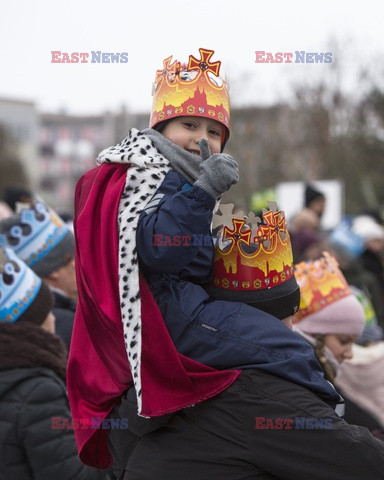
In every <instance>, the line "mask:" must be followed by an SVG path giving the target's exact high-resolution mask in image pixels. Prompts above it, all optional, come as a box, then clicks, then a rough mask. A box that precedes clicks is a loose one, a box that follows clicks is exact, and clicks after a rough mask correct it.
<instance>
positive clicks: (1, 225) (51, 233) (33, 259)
mask: <svg viewBox="0 0 384 480" xmlns="http://www.w3.org/2000/svg"><path fill="white" fill-rule="evenodd" d="M0 232H1V233H0V246H2V247H9V248H11V249H12V250H14V252H15V253H16V254H17V256H18V257H20V258H21V259H22V260H23V261H24V262H25V263H26V264H27V265H28V266H29V267H31V268H32V269H34V266H35V265H36V264H38V263H39V262H41V260H42V259H43V258H44V257H46V255H48V254H49V253H50V252H51V251H52V250H53V249H54V248H55V247H56V246H57V245H58V244H59V243H60V242H61V241H62V240H63V239H64V237H65V236H66V235H67V234H68V232H69V228H68V226H67V225H66V224H65V223H64V222H63V220H62V219H61V218H60V217H59V216H58V215H57V214H56V213H55V212H54V211H53V210H52V209H51V208H48V207H47V206H46V205H45V204H44V203H43V202H36V203H35V204H34V205H33V206H31V208H24V209H22V210H21V212H20V213H18V214H15V215H13V216H12V217H9V218H7V219H5V220H3V221H2V222H0ZM37 273H38V274H39V275H40V273H39V272H37Z"/></svg>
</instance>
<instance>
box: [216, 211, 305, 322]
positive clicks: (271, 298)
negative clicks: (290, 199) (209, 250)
mask: <svg viewBox="0 0 384 480" xmlns="http://www.w3.org/2000/svg"><path fill="white" fill-rule="evenodd" d="M269 205H270V208H271V210H269V211H267V210H265V209H264V210H263V213H262V217H261V218H260V217H256V216H255V215H254V214H253V213H250V214H248V215H245V214H244V213H243V212H237V213H236V214H233V213H232V212H233V204H229V205H220V212H221V214H222V215H216V216H215V217H214V224H213V227H214V228H215V227H217V226H221V229H220V231H219V234H218V238H217V241H216V244H215V256H214V263H213V272H212V279H211V283H210V285H209V286H208V287H207V291H208V293H209V294H210V295H211V296H212V297H214V298H216V299H218V300H229V301H238V302H244V303H247V304H249V305H251V306H254V307H256V308H259V309H260V310H263V311H265V312H267V313H270V314H271V315H273V316H275V317H278V318H280V319H283V318H286V317H288V316H290V315H293V314H294V313H295V311H296V310H297V309H298V307H299V302H300V292H299V287H298V285H297V282H296V280H295V277H294V273H293V255H292V247H291V242H290V237H289V233H288V230H287V224H286V221H285V217H284V213H283V212H282V211H279V210H277V207H276V204H275V203H272V202H270V203H269Z"/></svg>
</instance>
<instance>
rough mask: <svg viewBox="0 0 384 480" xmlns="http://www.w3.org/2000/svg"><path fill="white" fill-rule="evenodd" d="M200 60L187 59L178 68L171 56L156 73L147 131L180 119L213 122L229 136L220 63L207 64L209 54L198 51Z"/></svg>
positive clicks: (202, 49)
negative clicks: (185, 117) (194, 118)
mask: <svg viewBox="0 0 384 480" xmlns="http://www.w3.org/2000/svg"><path fill="white" fill-rule="evenodd" d="M199 51H200V58H199V59H197V58H195V57H194V56H193V55H190V56H189V61H188V65H182V64H181V63H180V62H179V61H177V60H175V61H174V62H173V63H171V61H172V56H170V57H168V58H166V59H165V60H164V61H163V68H162V69H161V70H157V71H156V78H155V81H154V84H153V105H152V113H151V119H150V125H149V126H150V127H151V128H152V127H154V126H155V125H157V124H158V123H160V122H162V121H164V120H169V119H171V118H175V117H181V116H198V117H205V118H211V119H213V120H217V121H218V122H220V123H221V124H223V125H224V127H225V128H226V137H228V135H229V96H228V89H227V85H226V82H225V81H224V80H223V79H222V78H220V77H219V73H220V65H221V62H219V61H216V62H211V57H212V55H213V54H214V53H215V52H214V51H213V50H207V49H205V48H200V49H199Z"/></svg>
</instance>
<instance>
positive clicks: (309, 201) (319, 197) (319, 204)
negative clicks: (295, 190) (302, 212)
mask: <svg viewBox="0 0 384 480" xmlns="http://www.w3.org/2000/svg"><path fill="white" fill-rule="evenodd" d="M325 202H326V199H325V195H324V193H322V192H320V190H317V189H316V188H315V187H314V186H313V185H310V184H307V185H306V186H305V193H304V203H305V207H307V208H310V209H311V210H313V211H314V212H315V213H316V214H317V215H318V216H319V217H321V216H322V215H323V213H324V209H325Z"/></svg>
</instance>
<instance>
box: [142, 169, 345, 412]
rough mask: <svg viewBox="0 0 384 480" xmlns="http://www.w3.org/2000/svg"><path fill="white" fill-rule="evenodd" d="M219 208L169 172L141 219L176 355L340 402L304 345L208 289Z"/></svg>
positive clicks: (271, 320)
mask: <svg viewBox="0 0 384 480" xmlns="http://www.w3.org/2000/svg"><path fill="white" fill-rule="evenodd" d="M214 205H215V201H214V199H213V198H212V197H211V196H210V195H208V194H207V193H206V192H205V191H203V190H202V189H200V188H199V187H197V186H191V185H189V184H188V183H187V182H186V180H185V179H184V178H183V177H182V176H181V175H180V174H178V173H176V172H174V171H170V172H168V174H167V175H166V177H165V180H164V182H163V183H162V185H161V186H160V188H159V189H158V191H157V192H156V194H155V195H154V196H153V198H152V200H151V201H150V202H149V204H148V205H147V206H146V208H145V210H143V212H142V213H141V215H140V219H139V223H138V229H137V236H136V240H137V249H138V255H139V259H140V267H141V269H142V271H143V272H144V274H145V275H146V278H147V280H148V281H149V285H150V288H151V290H152V292H153V295H154V297H155V299H156V301H157V303H158V305H159V308H160V310H161V312H162V315H163V317H164V320H165V322H166V325H167V328H168V330H169V333H170V335H171V337H172V340H173V342H174V344H175V346H176V348H177V350H178V351H179V352H180V353H182V354H184V355H186V356H188V357H190V358H192V359H194V360H197V361H199V362H201V363H204V364H206V365H210V366H212V367H215V368H217V369H226V368H240V369H249V368H258V369H261V370H264V371H267V372H270V373H272V374H275V375H278V376H281V377H283V378H286V379H288V380H291V381H293V382H295V383H298V384H300V385H303V386H305V387H306V388H308V389H309V390H312V391H314V392H315V393H317V394H318V395H320V396H321V397H323V398H324V399H327V400H328V402H330V403H333V402H335V403H337V401H338V400H339V398H340V397H339V395H338V394H337V393H336V391H335V389H334V388H333V386H332V385H331V384H330V383H329V382H327V381H326V380H325V379H324V375H323V371H322V369H321V367H320V365H319V363H318V362H317V360H316V358H315V356H314V353H313V349H312V348H311V346H310V345H308V343H307V342H306V341H305V340H303V339H302V338H301V337H299V336H298V335H297V334H296V333H295V332H292V331H291V330H290V329H289V328H287V326H286V325H284V324H283V323H282V322H281V321H280V320H278V319H277V318H275V317H272V316H271V315H269V314H267V313H265V312H263V311H261V310H258V309H255V308H253V307H251V306H249V305H246V304H244V303H239V302H227V301H219V300H213V299H212V298H210V297H209V296H208V294H207V293H206V291H205V290H204V288H203V286H202V285H204V284H205V283H207V282H208V281H209V278H210V275H211V268H212V263H213V242H212V240H211V239H210V236H211V221H212V211H213V209H214Z"/></svg>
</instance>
